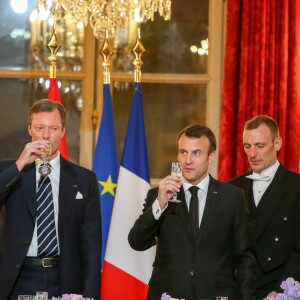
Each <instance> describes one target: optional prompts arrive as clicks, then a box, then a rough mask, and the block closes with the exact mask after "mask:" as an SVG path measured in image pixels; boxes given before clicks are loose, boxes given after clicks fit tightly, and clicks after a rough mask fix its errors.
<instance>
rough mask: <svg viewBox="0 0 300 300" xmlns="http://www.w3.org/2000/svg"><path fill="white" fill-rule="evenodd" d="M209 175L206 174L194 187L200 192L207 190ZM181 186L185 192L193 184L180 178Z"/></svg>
mask: <svg viewBox="0 0 300 300" xmlns="http://www.w3.org/2000/svg"><path fill="white" fill-rule="evenodd" d="M209 178H210V177H209V175H208V174H207V175H206V176H205V177H204V178H203V179H202V180H201V181H200V182H199V183H198V184H197V185H196V186H197V187H198V188H199V189H200V190H202V191H206V192H207V190H208V185H209ZM182 184H183V189H184V191H185V192H186V191H187V190H188V189H189V188H190V187H191V186H193V184H191V183H189V182H188V181H187V180H186V179H185V178H184V177H183V178H182Z"/></svg>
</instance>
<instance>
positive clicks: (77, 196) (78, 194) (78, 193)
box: [75, 192, 83, 199]
mask: <svg viewBox="0 0 300 300" xmlns="http://www.w3.org/2000/svg"><path fill="white" fill-rule="evenodd" d="M75 199H83V196H82V194H81V193H80V192H77V195H76V198H75Z"/></svg>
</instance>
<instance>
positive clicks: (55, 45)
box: [47, 23, 61, 78]
mask: <svg viewBox="0 0 300 300" xmlns="http://www.w3.org/2000/svg"><path fill="white" fill-rule="evenodd" d="M60 47H61V44H60V42H59V41H58V38H57V35H56V31H55V23H54V24H53V30H52V37H51V39H50V42H49V44H48V45H47V48H48V49H49V51H50V56H49V61H50V69H49V78H56V61H57V52H58V50H59V49H60Z"/></svg>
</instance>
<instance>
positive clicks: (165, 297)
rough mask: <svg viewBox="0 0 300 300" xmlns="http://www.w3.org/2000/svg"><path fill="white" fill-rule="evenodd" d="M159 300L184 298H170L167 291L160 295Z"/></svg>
mask: <svg viewBox="0 0 300 300" xmlns="http://www.w3.org/2000/svg"><path fill="white" fill-rule="evenodd" d="M161 300H184V299H178V298H172V297H171V296H170V295H168V294H167V293H163V294H162V295H161Z"/></svg>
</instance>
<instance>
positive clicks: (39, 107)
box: [28, 99, 67, 128]
mask: <svg viewBox="0 0 300 300" xmlns="http://www.w3.org/2000/svg"><path fill="white" fill-rule="evenodd" d="M56 109H57V110H58V111H59V113H60V117H61V123H62V128H65V127H66V125H67V113H66V109H65V107H64V106H63V105H62V104H61V103H59V102H56V101H53V100H50V99H41V100H38V101H36V102H35V103H33V105H32V106H31V108H30V110H29V112H28V125H29V126H31V123H32V116H33V114H35V113H39V112H52V111H54V110H56Z"/></svg>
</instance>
